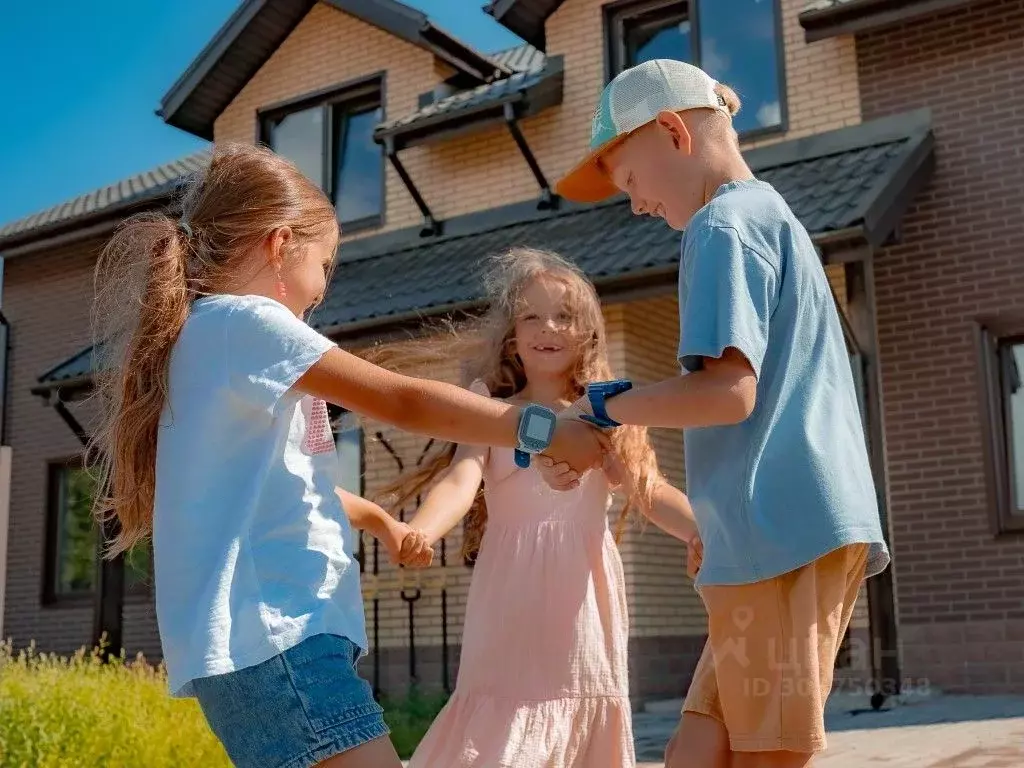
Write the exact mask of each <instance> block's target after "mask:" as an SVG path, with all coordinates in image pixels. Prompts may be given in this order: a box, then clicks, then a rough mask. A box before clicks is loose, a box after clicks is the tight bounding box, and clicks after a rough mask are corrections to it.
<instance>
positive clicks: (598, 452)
mask: <svg viewBox="0 0 1024 768" xmlns="http://www.w3.org/2000/svg"><path fill="white" fill-rule="evenodd" d="M607 448H608V438H607V437H606V436H605V435H603V434H602V433H601V432H600V431H599V430H597V429H596V428H594V427H591V426H588V425H587V424H585V423H582V422H578V421H571V420H569V419H563V418H561V417H559V419H558V423H557V424H556V426H555V434H554V437H553V438H552V440H551V445H549V446H548V449H547V450H546V451H544V454H543V455H544V456H546V457H548V458H549V459H551V460H552V461H553V462H554V464H561V463H564V464H568V465H569V468H570V469H572V470H573V471H574V472H575V473H576V474H577V475H578V476H579V475H583V474H584V473H585V472H586V471H587V470H589V469H592V468H594V467H597V466H600V465H601V463H602V462H603V461H604V453H605V451H606V450H607ZM544 479H545V480H548V478H547V477H545V478H544ZM548 484H549V485H551V481H550V480H549V481H548ZM551 487H552V488H558V486H557V485H551Z"/></svg>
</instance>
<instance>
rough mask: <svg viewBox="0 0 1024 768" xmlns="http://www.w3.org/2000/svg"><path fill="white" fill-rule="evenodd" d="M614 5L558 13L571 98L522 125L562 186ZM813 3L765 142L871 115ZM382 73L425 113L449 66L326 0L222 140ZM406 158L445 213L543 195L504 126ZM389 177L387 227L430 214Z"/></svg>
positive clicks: (795, 29) (398, 104)
mask: <svg viewBox="0 0 1024 768" xmlns="http://www.w3.org/2000/svg"><path fill="white" fill-rule="evenodd" d="M602 5H603V2H602V1H601V0H567V2H565V3H564V4H563V5H562V7H561V8H559V10H558V11H557V12H556V13H555V14H554V15H553V16H552V17H551V19H549V21H548V26H547V30H548V33H547V39H548V53H549V54H551V55H563V56H564V57H565V70H566V71H565V86H564V100H563V103H562V105H561V106H559V107H555V108H553V109H550V110H547V111H546V112H544V113H543V114H541V115H538V116H535V117H532V118H528V119H526V120H524V121H523V122H522V124H521V128H522V130H523V134H524V136H525V137H526V141H527V143H528V144H529V146H530V149H531V150H532V151H533V153H534V154H535V156H536V158H537V162H538V163H539V164H540V167H541V168H542V170H543V171H544V173H545V175H546V176H547V178H548V180H549V182H550V183H552V184H553V183H554V182H555V181H556V180H557V179H558V177H559V176H560V175H561V174H562V173H564V172H565V171H566V170H568V169H569V168H570V167H571V166H572V164H573V163H575V162H576V161H577V160H578V158H579V156H580V153H581V152H582V151H583V149H584V148H585V147H586V146H587V143H588V141H589V138H590V122H591V116H592V114H593V110H594V106H595V104H596V102H597V97H598V95H599V94H600V91H601V87H602V86H603V83H604V71H605V70H604V67H605V64H604V58H603V56H604V53H603V49H604V46H603V45H601V44H600V42H599V41H601V40H603V34H604V33H603V29H602V13H601V6H602ZM802 5H803V2H802V0H782V12H783V27H784V37H785V40H784V46H785V60H786V67H787V72H788V74H787V98H788V100H789V119H790V131H789V133H788V134H787V136H777V137H773V138H770V139H765V140H763V141H762V142H761V143H770V142H773V141H779V140H781V139H783V138H790V137H797V136H804V135H807V134H810V133H815V132H817V131H822V130H827V129H830V128H837V127H840V126H843V125H850V124H853V123H856V122H858V120H859V116H860V111H859V101H858V95H857V94H858V91H857V72H856V51H855V47H854V43H853V40H852V39H842V40H830V41H825V42H822V43H818V44H815V45H814V46H808V45H806V44H805V43H804V42H803V37H802V34H801V30H800V28H799V24H798V23H797V14H798V13H799V11H800V10H801V8H802ZM474 12H476V9H474ZM595 41H597V42H595ZM352 51H358V52H359V53H358V55H353V54H352ZM381 70H387V71H388V76H387V97H386V105H385V108H386V112H387V117H388V118H394V117H400V116H402V115H405V114H408V113H410V112H413V111H415V109H416V108H417V96H418V95H419V94H420V93H422V92H424V91H427V90H430V89H431V88H432V87H433V86H434V85H435V84H436V83H438V82H440V81H441V80H442V79H443V78H444V76H445V75H446V74H447V73H448V72H447V70H445V68H444V67H438V66H437V65H436V64H435V62H434V60H433V57H432V56H431V54H429V53H428V52H426V51H424V50H423V49H421V48H419V47H417V46H414V45H411V44H409V43H406V42H403V41H401V40H398V39H396V38H394V37H391V36H390V35H388V34H386V33H385V32H382V31H381V30H379V29H376V28H375V27H371V26H369V25H367V24H365V23H363V22H361V21H359V20H358V19H355V18H353V17H351V16H348V15H347V14H345V13H343V12H341V11H338V10H337V9H334V8H330V7H328V6H326V5H322V4H320V5H316V6H315V7H314V8H313V10H312V11H310V13H309V15H307V16H306V18H305V19H304V20H303V21H302V22H301V23H300V24H299V25H298V27H297V28H296V29H295V31H294V32H293V33H292V34H291V35H290V36H289V37H288V39H287V40H285V42H284V43H283V44H282V45H281V47H280V48H279V49H278V50H277V51H276V52H275V53H274V54H273V56H272V57H271V58H270V60H269V61H268V62H267V63H266V64H265V65H264V66H263V67H262V68H261V69H260V71H259V72H258V73H257V74H256V75H255V76H254V77H253V79H252V80H251V81H250V82H249V83H248V85H246V87H245V88H244V89H243V90H242V92H241V93H240V94H239V95H238V96H237V97H236V98H235V100H234V101H233V102H232V103H231V104H230V105H229V106H228V108H227V109H226V110H225V111H224V113H223V114H222V115H221V116H220V118H219V119H218V120H217V122H216V125H215V135H216V138H217V139H218V140H225V139H230V140H239V141H253V140H255V138H256V112H257V110H258V109H259V108H261V107H265V106H269V105H271V104H274V103H276V102H280V101H283V100H286V99H290V98H294V97H296V96H300V95H302V94H304V93H310V92H313V91H317V90H319V89H322V88H325V87H329V86H331V85H336V84H339V83H343V82H346V81H349V80H352V79H354V78H359V77H363V76H366V75H369V74H373V73H375V72H378V71H381ZM751 146H754V145H753V144H751ZM402 162H403V164H404V165H405V166H406V169H407V170H408V171H409V175H410V176H411V177H412V179H413V181H414V182H415V184H416V186H417V187H418V189H419V190H420V193H421V194H422V195H423V198H424V199H425V200H426V201H427V204H428V205H429V206H430V207H431V210H432V211H433V213H434V215H435V216H438V217H440V218H448V217H451V216H455V215H458V214H462V213H468V212H471V211H475V210H481V209H485V208H492V207H495V206H498V205H505V204H508V203H512V202H516V201H522V200H529V199H532V198H536V197H538V196H539V189H538V187H537V183H536V181H535V180H534V178H533V175H532V174H531V173H530V171H529V168H528V166H527V165H526V162H525V160H523V158H522V156H521V155H520V153H519V150H518V149H517V148H516V145H515V143H514V142H513V140H512V138H511V136H510V135H509V133H508V130H507V129H506V128H504V127H494V128H491V129H488V130H485V131H482V132H480V133H476V134H473V135H471V136H467V137H462V138H459V139H456V140H452V141H446V142H443V143H440V144H435V145H429V146H422V147H414V148H412V149H408V150H405V151H403V152H402ZM496 179H500V180H501V183H500V184H498V183H496V182H495V180H496ZM386 185H387V211H386V221H385V227H384V229H385V230H388V229H395V228H400V227H405V226H410V225H413V224H416V223H418V222H419V220H420V214H419V211H418V209H417V208H416V206H415V204H414V203H413V201H412V198H411V197H410V196H409V194H408V192H407V191H406V189H405V187H404V186H403V185H402V183H401V180H400V179H399V178H398V176H397V174H396V173H395V172H394V170H393V169H392V168H391V167H390V165H388V169H387V177H386ZM376 231H380V230H374V231H373V232H376ZM373 232H367V233H361V235H357V236H362V235H368V234H373Z"/></svg>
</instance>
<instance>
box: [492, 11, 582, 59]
mask: <svg viewBox="0 0 1024 768" xmlns="http://www.w3.org/2000/svg"><path fill="white" fill-rule="evenodd" d="M562 2H563V0H542V2H540V3H539V9H538V12H537V13H533V12H531V11H529V10H528V9H527V8H526V7H525V6H524V4H523V0H491V3H490V4H489V5H488V6H487V7H486V8H484V11H485V12H486V13H488V14H490V15H491V16H493V17H494V20H495V21H497V22H498V23H499V24H501V25H502V26H503V27H505V28H506V29H508V30H509V31H511V32H514V33H515V34H516V35H518V36H519V37H521V38H522V39H523V40H525V41H526V42H528V43H529V44H530V45H532V46H534V47H535V48H538V49H540V50H542V51H543V50H544V49H545V46H546V42H547V41H546V35H545V30H544V24H545V22H546V21H547V19H548V17H549V16H551V14H552V13H554V12H555V11H556V10H558V7H559V6H560V5H561V4H562Z"/></svg>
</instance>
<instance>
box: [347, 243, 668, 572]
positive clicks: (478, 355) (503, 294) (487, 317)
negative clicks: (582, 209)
mask: <svg viewBox="0 0 1024 768" xmlns="http://www.w3.org/2000/svg"><path fill="white" fill-rule="evenodd" d="M485 275H486V277H485V281H484V283H485V289H486V299H487V310H486V311H485V312H484V313H483V314H482V315H480V316H478V317H475V318H473V319H470V320H468V321H465V322H463V323H460V324H458V325H456V324H455V323H453V322H451V321H444V322H442V323H441V327H440V328H434V329H433V330H434V331H435V332H434V333H430V334H425V336H424V337H423V338H419V339H416V340H410V341H403V342H398V343H391V344H386V345H380V346H377V347H373V348H371V349H369V350H367V351H366V352H364V353H363V355H364V356H365V357H367V358H368V359H370V360H372V361H373V362H374V363H376V364H378V365H380V366H382V367H384V368H388V369H390V370H395V371H401V372H408V373H411V372H414V371H417V372H418V371H423V370H425V369H429V368H430V367H434V366H437V365H443V364H447V363H450V362H451V361H452V360H457V361H459V362H460V364H461V372H460V378H461V382H460V383H461V384H462V386H465V387H468V386H470V385H471V384H472V383H473V382H475V381H481V382H483V383H484V384H485V385H486V386H487V389H488V390H489V391H490V393H491V396H492V397H495V398H500V399H507V398H511V397H514V396H516V395H518V394H519V393H520V392H522V391H523V389H524V388H525V386H526V383H527V381H526V371H525V370H524V369H523V363H522V360H521V359H520V358H519V355H518V354H517V353H516V347H515V344H516V339H515V323H516V317H517V316H518V315H519V313H520V310H521V307H522V304H523V301H524V298H523V294H524V291H525V290H526V288H527V287H528V286H529V285H530V284H531V283H533V282H534V281H535V280H538V279H547V280H556V281H558V282H560V283H562V284H563V285H565V287H566V289H567V290H566V301H567V304H568V306H567V310H568V312H569V315H570V317H571V318H572V319H571V325H570V330H569V335H570V338H572V339H573V340H574V342H575V344H576V347H577V349H578V356H577V359H576V363H575V365H574V366H573V368H572V370H571V372H570V373H569V376H568V379H567V381H566V391H565V395H566V397H568V398H570V399H573V400H574V399H576V398H578V397H581V396H582V395H583V394H584V392H585V387H586V385H587V384H588V383H591V382H594V381H607V380H609V379H611V378H612V371H611V366H610V365H609V363H608V346H607V338H606V335H605V326H604V316H603V315H602V313H601V302H600V300H599V299H598V297H597V292H596V291H595V290H594V286H593V285H592V284H591V283H590V281H589V280H588V279H587V277H586V275H584V274H583V272H582V271H580V270H579V269H578V268H577V267H576V266H575V265H573V264H572V263H571V262H569V261H566V260H565V259H563V258H562V257H560V256H558V255H557V254H554V253H551V252H549V251H544V250H538V249H534V248H514V249H512V250H510V251H508V252H506V253H504V254H501V255H498V256H496V257H493V258H491V259H490V260H489V262H488V264H487V269H486V270H485ZM610 437H611V444H612V447H613V449H614V450H615V452H616V453H617V454H618V456H619V458H620V459H621V460H622V463H623V466H624V467H625V468H626V471H627V472H628V473H629V475H630V478H629V480H630V482H629V483H628V486H629V487H630V488H631V491H630V493H629V494H628V495H627V497H626V500H625V503H624V505H623V508H622V511H621V513H620V515H619V519H618V523H617V525H616V541H618V540H619V539H620V538H621V535H622V532H623V530H624V529H625V525H626V522H627V520H628V519H629V518H630V516H631V515H634V514H635V513H636V512H638V511H641V512H642V511H645V510H646V509H649V508H650V504H651V499H652V496H653V492H654V488H655V486H656V484H657V482H658V480H659V478H660V474H659V470H658V463H657V459H656V457H655V453H654V449H653V447H652V446H651V443H650V440H649V439H648V436H647V430H646V429H645V428H643V427H634V426H623V427H619V428H618V429H616V430H615V431H614V432H613V433H612V435H611V436H610ZM455 449H456V446H455V445H454V444H452V443H441V444H440V445H438V446H437V447H435V448H434V450H433V451H432V452H431V453H430V454H429V455H428V456H427V457H426V458H425V459H424V461H423V463H422V464H421V465H420V467H419V468H417V469H416V470H413V471H410V472H408V473H406V474H404V475H402V476H400V477H399V478H398V479H396V480H395V481H394V482H393V483H391V484H389V485H387V486H386V487H384V488H382V489H381V491H380V492H379V494H377V497H378V499H379V500H381V501H383V503H384V504H385V506H387V507H388V508H390V510H391V511H392V512H394V511H395V510H398V509H400V508H402V507H404V506H405V505H406V504H408V503H409V502H410V501H412V500H413V499H415V498H416V497H417V496H419V495H420V494H422V493H423V492H425V491H426V490H427V489H428V488H429V487H430V486H431V485H432V484H433V483H434V482H435V481H436V480H438V479H439V478H440V476H441V475H442V474H443V473H444V472H445V471H446V470H447V469H448V467H449V466H451V462H452V458H453V456H454V455H455ZM486 523H487V503H486V501H485V498H484V494H483V493H482V492H480V493H478V494H477V496H476V499H475V500H474V502H473V506H472V508H471V509H470V511H469V513H468V515H467V517H466V520H465V528H464V537H463V545H462V554H463V556H464V557H467V558H472V557H473V556H475V554H476V553H477V552H478V551H479V548H480V542H481V540H482V538H483V534H484V530H485V528H486Z"/></svg>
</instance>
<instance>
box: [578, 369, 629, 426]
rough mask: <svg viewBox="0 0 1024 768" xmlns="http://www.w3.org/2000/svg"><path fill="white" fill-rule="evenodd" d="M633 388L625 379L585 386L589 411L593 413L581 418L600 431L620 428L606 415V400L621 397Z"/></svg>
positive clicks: (617, 423)
mask: <svg viewBox="0 0 1024 768" xmlns="http://www.w3.org/2000/svg"><path fill="white" fill-rule="evenodd" d="M632 388H633V382H631V381H628V380H626V379H616V380H615V381H597V382H594V383H593V384H588V385H587V399H589V400H590V409H591V410H592V411H593V412H594V415H593V416H586V415H585V416H582V417H581V418H582V419H584V420H585V421H588V422H590V423H591V424H593V425H594V426H596V427H600V428H601V429H608V428H609V427H621V426H622V425H621V424H619V422H617V421H615V420H613V419H612V418H611V417H610V416H609V415H608V407H607V400H608V398H609V397H615V396H616V395H621V394H622V393H623V392H628V391H629V390H631V389H632Z"/></svg>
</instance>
